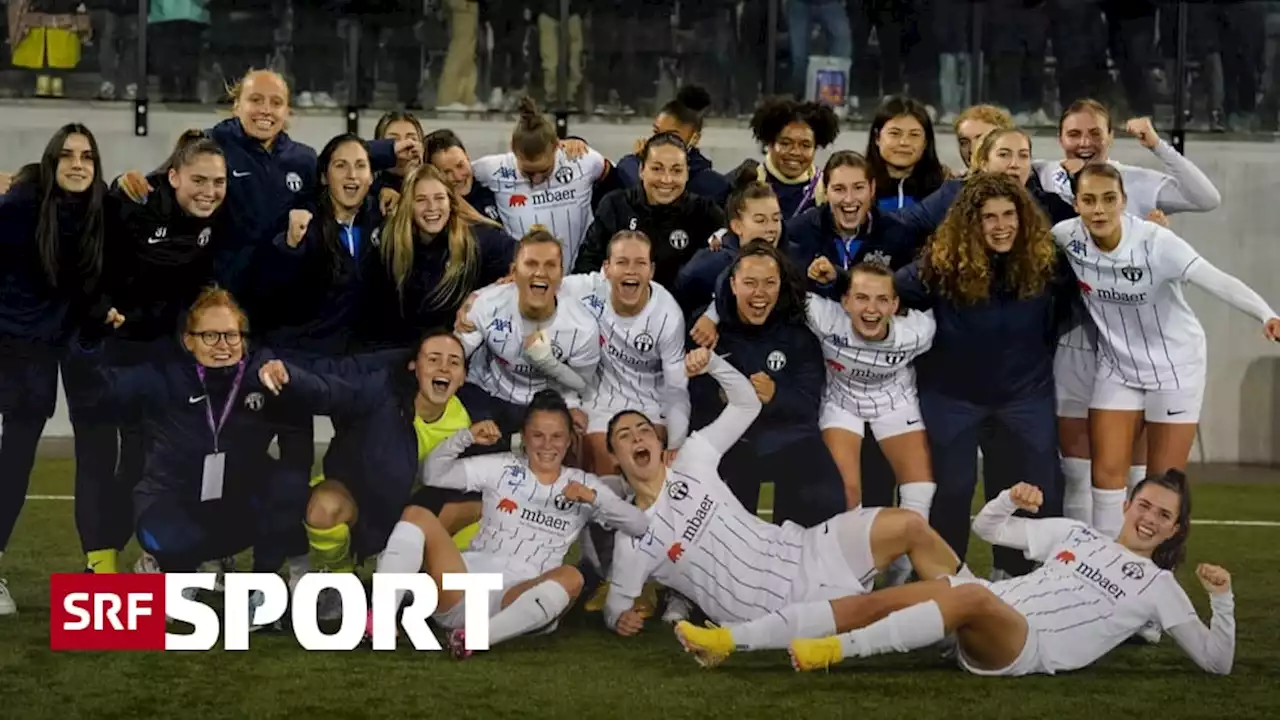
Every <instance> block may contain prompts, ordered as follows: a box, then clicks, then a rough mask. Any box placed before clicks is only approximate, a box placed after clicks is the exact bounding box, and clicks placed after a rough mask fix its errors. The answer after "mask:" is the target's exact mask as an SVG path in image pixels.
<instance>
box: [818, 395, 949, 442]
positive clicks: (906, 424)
mask: <svg viewBox="0 0 1280 720" xmlns="http://www.w3.org/2000/svg"><path fill="white" fill-rule="evenodd" d="M868 423H870V424H871V432H873V433H875V435H876V440H887V439H889V438H891V437H895V436H897V435H905V434H907V433H909V432H916V431H923V430H924V421H923V420H921V415H920V403H919V402H917V401H916V400H915V398H912V399H911V402H910V403H909V404H907V405H903V406H902V407H900V408H898V409H897V410H893V411H891V412H888V413H885V414H884V415H881V416H880V417H878V418H875V419H874V420H868V419H866V418H862V417H858V416H857V415H855V414H854V413H853V412H851V411H849V410H847V409H845V408H842V407H840V406H839V405H834V404H831V403H826V402H824V403H822V410H821V411H820V413H819V415H818V427H820V428H822V429H823V430H827V429H837V430H848V431H849V432H851V433H853V434H855V435H857V436H858V437H866V436H867V424H868Z"/></svg>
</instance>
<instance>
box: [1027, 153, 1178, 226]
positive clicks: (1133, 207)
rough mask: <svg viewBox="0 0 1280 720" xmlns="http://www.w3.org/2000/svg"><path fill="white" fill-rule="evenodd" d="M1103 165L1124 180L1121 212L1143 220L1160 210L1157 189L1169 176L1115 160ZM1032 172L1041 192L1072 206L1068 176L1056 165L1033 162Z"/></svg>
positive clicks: (1073, 195)
mask: <svg viewBox="0 0 1280 720" xmlns="http://www.w3.org/2000/svg"><path fill="white" fill-rule="evenodd" d="M1107 163H1108V164H1109V165H1111V167H1113V168H1115V169H1117V170H1119V171H1120V177H1122V178H1124V192H1125V197H1126V198H1128V202H1127V203H1126V204H1125V212H1127V213H1129V214H1130V215H1133V216H1135V217H1140V218H1144V219H1145V218H1146V217H1147V213H1149V212H1151V211H1152V210H1156V209H1158V208H1159V207H1160V205H1159V201H1160V188H1162V187H1164V184H1165V183H1167V182H1171V181H1172V180H1173V176H1172V175H1169V174H1168V173H1164V172H1161V171H1159V170H1152V169H1151V168H1145V167H1139V166H1137V165H1125V164H1124V163H1120V162H1116V161H1115V160H1108V161H1107ZM1033 169H1034V170H1035V172H1036V175H1038V176H1039V178H1040V185H1041V186H1042V187H1043V188H1044V189H1045V190H1048V191H1049V192H1052V193H1055V194H1057V195H1058V197H1060V198H1062V199H1063V200H1066V201H1067V202H1068V203H1073V204H1074V203H1075V194H1074V193H1072V192H1071V176H1070V175H1069V174H1067V171H1066V170H1065V169H1064V168H1063V167H1062V163H1061V162H1060V161H1055V160H1043V161H1042V160H1037V161H1036V162H1035V163H1034V165H1033Z"/></svg>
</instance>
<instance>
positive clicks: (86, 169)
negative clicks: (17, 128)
mask: <svg viewBox="0 0 1280 720" xmlns="http://www.w3.org/2000/svg"><path fill="white" fill-rule="evenodd" d="M101 168H102V166H101V164H100V161H99V159H98V146H97V141H95V140H94V138H93V134H92V133H90V132H89V129H88V128H86V127H84V126H83V125H78V124H71V125H65V126H63V127H62V128H59V129H58V131H57V132H55V133H54V134H53V137H52V138H51V139H50V140H49V144H48V145H46V146H45V149H44V153H43V154H42V156H41V158H40V162H39V163H36V164H32V165H28V166H26V167H24V168H23V169H22V170H21V171H19V173H18V175H17V177H15V178H14V180H13V185H12V186H11V187H10V188H9V190H8V192H6V193H5V194H3V195H0V555H3V554H4V548H5V545H6V544H7V543H8V540H9V535H10V533H12V532H13V526H14V524H15V523H16V522H17V520H18V513H19V512H21V510H22V504H23V501H24V500H25V499H26V495H27V484H28V482H29V480H30V477H31V468H32V467H33V466H34V464H35V459H36V445H37V443H39V441H40V434H41V433H42V432H44V425H45V422H47V421H48V419H49V418H50V417H51V416H52V415H53V411H54V407H55V405H56V403H57V396H58V392H57V391H58V388H57V382H58V361H59V358H60V357H61V355H62V350H63V348H64V347H65V342H66V339H67V336H68V335H69V333H70V331H71V329H72V328H73V326H74V325H75V324H77V323H78V322H79V320H80V314H81V313H82V312H83V310H84V308H85V307H86V305H87V302H88V299H89V298H90V297H91V296H92V294H93V293H94V292H96V286H97V284H98V281H99V277H100V275H101V272H102V218H103V210H102V207H103V202H104V201H103V198H104V196H105V195H106V191H107V189H106V185H104V184H103V182H102V173H101ZM68 395H71V393H70V392H68ZM79 419H80V418H79V416H78V415H74V416H73V421H72V422H73V427H75V426H76V423H77V421H78V420H79ZM77 434H78V433H77ZM15 612H17V607H16V605H15V604H14V602H13V598H12V597H11V596H10V595H9V591H8V589H7V587H6V586H5V584H4V581H2V580H0V615H10V614H12V613H15Z"/></svg>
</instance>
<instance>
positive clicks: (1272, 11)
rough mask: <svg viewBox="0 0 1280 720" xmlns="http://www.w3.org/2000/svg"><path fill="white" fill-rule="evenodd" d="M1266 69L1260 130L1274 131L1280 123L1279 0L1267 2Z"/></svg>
mask: <svg viewBox="0 0 1280 720" xmlns="http://www.w3.org/2000/svg"><path fill="white" fill-rule="evenodd" d="M1266 12H1267V18H1266V25H1267V31H1266V32H1267V38H1266V64H1267V69H1266V73H1265V77H1264V81H1263V92H1264V95H1263V99H1262V118H1261V124H1260V128H1259V129H1261V130H1267V131H1274V130H1276V129H1277V125H1280V2H1268V3H1267V10H1266Z"/></svg>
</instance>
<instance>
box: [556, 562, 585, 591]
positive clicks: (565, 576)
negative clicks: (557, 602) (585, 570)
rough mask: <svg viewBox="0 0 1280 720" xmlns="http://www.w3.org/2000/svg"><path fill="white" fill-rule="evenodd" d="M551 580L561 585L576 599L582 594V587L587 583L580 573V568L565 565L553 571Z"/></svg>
mask: <svg viewBox="0 0 1280 720" xmlns="http://www.w3.org/2000/svg"><path fill="white" fill-rule="evenodd" d="M551 579H552V580H555V581H556V582H557V583H559V584H560V586H561V587H563V588H564V591H565V592H566V593H568V594H569V597H571V598H576V597H578V595H580V594H582V586H583V583H584V582H585V581H584V580H583V579H582V573H581V572H579V571H578V568H576V567H573V566H572V565H563V566H561V567H558V568H556V569H555V570H553V571H551Z"/></svg>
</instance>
